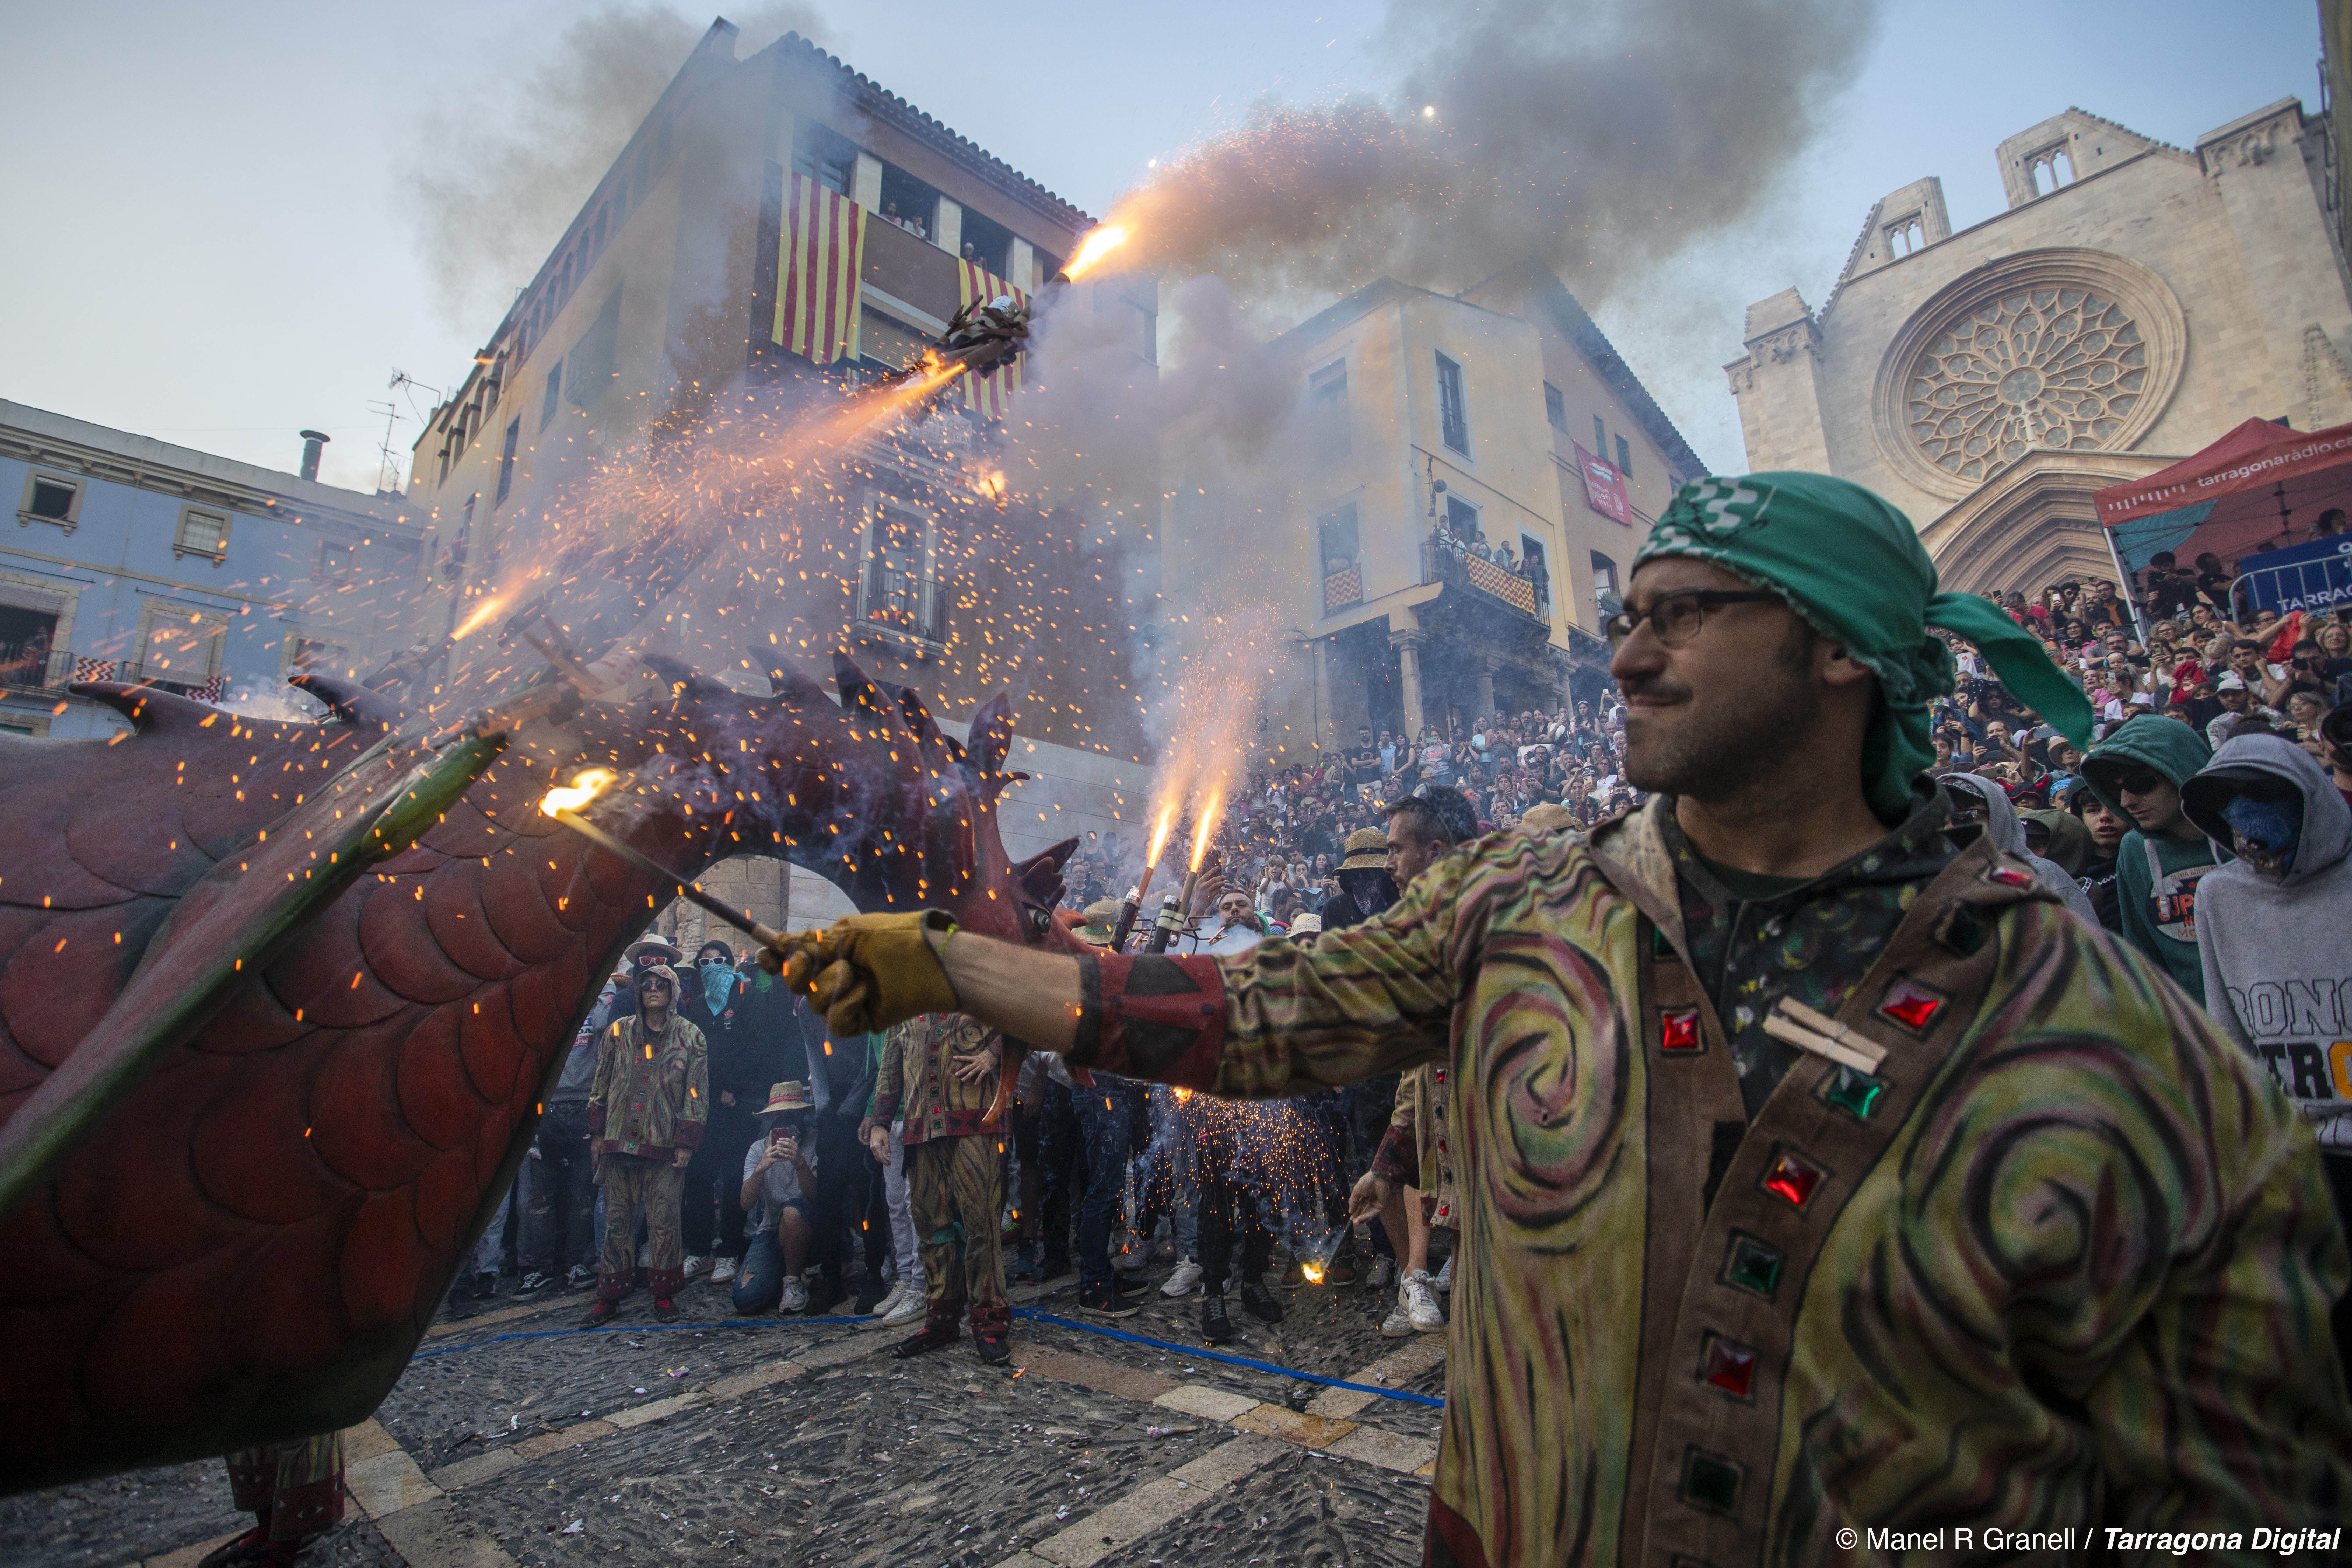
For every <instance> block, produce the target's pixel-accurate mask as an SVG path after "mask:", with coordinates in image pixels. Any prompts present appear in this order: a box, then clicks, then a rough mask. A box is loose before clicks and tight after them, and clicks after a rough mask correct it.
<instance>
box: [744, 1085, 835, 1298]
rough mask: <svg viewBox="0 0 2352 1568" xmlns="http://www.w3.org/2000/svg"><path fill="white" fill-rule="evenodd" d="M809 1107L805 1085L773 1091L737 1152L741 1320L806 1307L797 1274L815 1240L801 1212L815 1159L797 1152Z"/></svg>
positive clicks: (809, 1201)
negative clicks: (755, 1132)
mask: <svg viewBox="0 0 2352 1568" xmlns="http://www.w3.org/2000/svg"><path fill="white" fill-rule="evenodd" d="M815 1109H816V1101H815V1100H812V1099H810V1098H809V1091H808V1085H806V1084H804V1083H802V1082H801V1081H799V1080H798V1079H786V1080H785V1081H784V1082H782V1083H780V1084H777V1085H775V1086H774V1087H772V1089H769V1090H768V1103H767V1104H765V1105H763V1106H761V1108H760V1112H759V1136H758V1137H756V1138H754V1139H753V1140H752V1141H751V1147H750V1148H748V1149H746V1150H744V1151H743V1184H742V1187H741V1188H740V1190H739V1191H738V1192H737V1193H736V1194H735V1202H736V1205H737V1206H738V1207H739V1208H740V1209H741V1210H742V1211H743V1214H744V1215H745V1216H746V1217H745V1219H744V1222H743V1236H744V1240H745V1242H746V1244H747V1245H746V1247H745V1249H744V1253H743V1264H742V1267H741V1268H739V1269H738V1270H737V1271H736V1275H735V1288H734V1298H733V1299H734V1302H735V1310H737V1311H738V1312H740V1313H742V1314H744V1315H745V1316H746V1317H750V1316H752V1315H754V1314H757V1313H760V1312H765V1311H769V1310H772V1309H774V1308H775V1307H777V1306H778V1305H779V1304H781V1305H782V1308H783V1310H785V1311H787V1312H797V1311H799V1310H802V1309H803V1307H806V1306H807V1305H808V1285H807V1283H806V1282H805V1281H804V1280H803V1279H802V1278H801V1270H803V1268H807V1267H808V1261H809V1243H810V1241H811V1240H812V1239H813V1238H814V1235H815V1233H814V1231H813V1230H812V1229H811V1228H810V1225H809V1211H810V1209H811V1207H812V1206H813V1205H814V1203H815V1201H816V1191H817V1174H816V1163H817V1158H816V1150H815V1149H814V1147H806V1148H804V1147H803V1146H802V1137H803V1132H804V1131H805V1130H806V1126H807V1121H808V1117H809V1114H810V1112H812V1111H814V1110H815Z"/></svg>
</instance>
